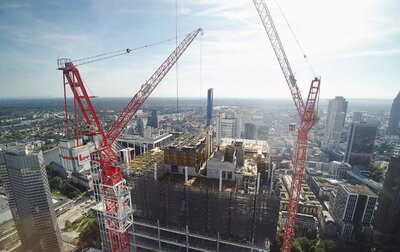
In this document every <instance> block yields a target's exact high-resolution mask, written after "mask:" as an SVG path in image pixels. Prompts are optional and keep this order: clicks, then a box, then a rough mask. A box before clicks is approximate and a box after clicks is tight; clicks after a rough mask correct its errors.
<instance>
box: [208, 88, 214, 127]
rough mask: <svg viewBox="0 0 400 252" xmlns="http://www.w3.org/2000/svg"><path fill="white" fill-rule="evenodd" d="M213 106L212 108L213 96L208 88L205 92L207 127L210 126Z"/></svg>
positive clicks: (211, 90)
mask: <svg viewBox="0 0 400 252" xmlns="http://www.w3.org/2000/svg"><path fill="white" fill-rule="evenodd" d="M213 106H214V94H213V89H212V88H210V89H209V90H208V92H207V125H210V124H211V120H212V114H213Z"/></svg>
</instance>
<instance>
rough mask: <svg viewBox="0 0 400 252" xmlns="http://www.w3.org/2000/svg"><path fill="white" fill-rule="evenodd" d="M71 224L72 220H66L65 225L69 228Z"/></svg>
mask: <svg viewBox="0 0 400 252" xmlns="http://www.w3.org/2000/svg"><path fill="white" fill-rule="evenodd" d="M69 226H71V221H70V220H66V221H65V227H66V228H68V227H69Z"/></svg>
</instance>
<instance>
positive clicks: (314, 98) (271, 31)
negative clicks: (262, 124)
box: [253, 0, 321, 252]
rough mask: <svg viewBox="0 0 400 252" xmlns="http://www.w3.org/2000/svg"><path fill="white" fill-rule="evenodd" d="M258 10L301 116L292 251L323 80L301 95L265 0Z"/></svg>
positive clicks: (290, 219)
mask: <svg viewBox="0 0 400 252" xmlns="http://www.w3.org/2000/svg"><path fill="white" fill-rule="evenodd" d="M253 2H254V5H255V7H256V9H257V11H258V14H259V16H260V19H261V22H262V23H263V25H264V28H265V31H266V33H267V35H268V38H269V40H270V42H271V45H272V48H273V49H274V52H275V55H276V58H277V59H278V62H279V65H280V67H281V69H282V73H283V75H284V77H285V80H286V83H287V85H288V87H289V90H290V93H291V95H292V98H293V101H294V104H295V106H296V109H297V111H298V113H299V116H300V120H301V122H300V126H299V128H298V131H297V141H296V144H295V148H294V155H293V175H292V184H291V187H290V192H289V204H288V209H287V215H286V221H285V229H284V233H283V244H282V252H290V251H291V248H292V242H293V238H294V230H295V226H296V216H297V208H298V203H299V198H300V191H301V183H302V179H303V173H304V168H305V165H306V160H307V141H308V133H309V131H310V129H311V128H312V127H313V126H314V124H315V123H316V122H317V120H318V117H317V111H316V107H317V103H318V95H319V87H320V82H321V80H320V79H319V78H315V79H314V80H313V81H312V82H311V87H310V90H309V93H308V97H307V101H306V103H305V104H304V101H303V99H302V97H301V94H300V90H299V88H298V86H297V82H296V78H295V77H294V74H293V71H292V69H291V67H290V64H289V60H288V58H287V56H286V53H285V50H284V48H283V45H282V42H281V40H280V38H279V35H278V32H277V30H276V27H275V25H274V21H273V19H272V16H271V14H270V12H269V10H268V7H267V4H266V3H265V1H264V0H253Z"/></svg>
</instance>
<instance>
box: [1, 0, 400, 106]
mask: <svg viewBox="0 0 400 252" xmlns="http://www.w3.org/2000/svg"><path fill="white" fill-rule="evenodd" d="M343 3H345V2H344V1H343ZM280 5H281V7H282V9H283V11H284V12H285V14H286V17H287V18H288V20H289V22H290V24H291V26H292V28H293V30H294V31H295V33H296V35H297V38H298V40H299V41H300V43H301V45H302V47H303V48H304V51H305V52H306V55H307V56H308V59H309V60H310V61H311V62H312V65H313V67H314V68H315V72H316V73H317V75H321V76H322V89H321V97H326V98H331V97H334V96H335V95H341V96H344V97H346V98H382V99H392V97H393V96H394V94H396V93H398V84H397V83H396V79H398V78H396V77H398V73H396V71H395V69H396V67H397V66H398V65H399V61H398V59H397V57H396V56H398V54H399V53H400V50H399V48H397V47H396V41H398V39H397V38H398V35H399V29H397V28H396V26H395V24H396V23H397V21H398V17H397V15H396V13H397V11H396V10H398V9H399V8H398V7H399V6H398V3H396V2H395V1H385V2H383V3H380V4H379V5H377V4H375V3H373V1H353V2H352V3H350V4H349V3H347V2H346V3H345V4H343V5H342V4H341V2H337V1H336V2H335V3H319V2H318V1H310V2H307V3H296V2H293V1H289V0H286V1H281V2H280ZM65 6H67V5H65V4H63V3H62V2H58V3H52V2H35V3H33V2H22V3H2V4H1V5H0V13H2V15H1V18H0V20H1V22H2V24H3V25H2V26H1V27H0V29H1V31H2V33H1V34H2V35H0V39H1V41H2V45H1V46H0V55H2V56H3V57H2V59H3V60H2V61H0V65H1V70H0V71H1V75H0V76H1V77H0V88H1V90H2V92H1V95H0V96H1V97H0V98H10V97H26V96H41V97H48V96H51V97H60V96H62V78H61V76H62V75H61V73H60V72H58V71H55V68H56V59H57V57H71V58H73V59H74V58H75V59H76V58H82V57H85V56H91V55H95V54H99V53H103V52H107V51H111V50H115V49H123V48H126V47H137V46H141V45H146V44H150V43H152V42H155V41H160V40H165V39H169V38H174V37H175V1H170V0H162V1H157V2H156V1H152V2H149V1H138V2H137V3H130V2H126V3H121V4H118V5H112V4H109V3H107V2H98V1H96V2H88V3H86V2H82V3H79V4H76V5H68V6H69V7H68V8H67V9H65ZM342 6H346V9H344V8H343V7H342ZM271 7H272V10H271V12H272V15H273V16H274V18H275V20H276V24H277V26H278V30H279V33H280V36H281V37H282V41H283V43H284V46H285V48H286V51H287V54H288V57H289V59H290V61H291V62H292V67H293V69H294V71H295V74H296V77H297V79H298V83H299V85H300V89H301V90H302V92H303V93H304V92H305V91H306V90H307V88H306V87H307V86H308V85H309V83H310V80H311V79H312V74H311V73H310V71H309V70H308V66H307V64H306V62H305V61H304V59H303V55H302V54H301V52H300V51H299V49H298V48H297V45H296V42H295V40H294V39H293V37H292V36H291V34H290V31H289V29H288V27H287V25H286V24H285V22H284V19H283V18H282V15H281V14H280V12H279V9H278V7H277V6H276V4H272V5H271ZM356 7H357V8H356ZM337 13H341V15H340V16H341V18H340V20H338V19H337ZM316 20H318V22H315V21H316ZM371 22H374V25H372V26H371V25H370V23H371ZM197 27H202V28H204V30H205V35H204V36H203V38H202V41H201V42H200V40H199V41H196V42H195V43H194V44H193V46H192V48H191V49H189V50H188V52H187V55H185V56H184V57H182V59H181V60H180V63H179V72H178V74H179V89H180V91H179V95H180V96H182V97H199V96H201V97H202V98H205V96H206V95H205V93H206V90H207V89H208V88H211V87H212V88H214V92H215V97H216V98H217V97H226V98H230V97H255V98H271V97H276V98H286V97H287V98H289V93H288V92H287V87H286V85H285V83H284V79H283V78H282V74H281V73H280V70H279V68H278V64H277V62H276V59H275V56H274V55H273V52H272V50H271V48H270V45H269V41H268V38H267V36H266V35H265V32H264V31H263V28H262V26H261V25H260V24H259V19H258V17H257V14H256V12H255V10H254V7H253V4H252V2H251V1H244V0H243V1H235V2H230V1H208V0H203V1H185V2H183V1H182V2H178V37H179V38H178V40H180V39H181V38H182V36H183V35H184V34H186V33H188V32H190V31H192V30H193V29H195V28H197ZM155 28H157V29H155ZM110 35H111V36H110ZM200 44H201V53H202V57H201V60H202V64H201V68H202V70H201V79H202V80H201V84H200ZM321 45H324V46H321ZM174 46H175V41H170V42H168V43H166V44H164V45H160V46H155V47H151V48H147V49H144V50H140V51H134V52H133V55H129V56H124V57H120V58H118V59H112V60H108V61H103V62H98V63H94V64H90V65H87V66H82V67H80V70H81V73H82V76H83V78H84V80H85V82H86V84H87V85H88V86H89V87H90V89H91V90H92V91H93V93H94V94H95V95H98V96H102V97H106V96H113V97H121V96H129V95H128V94H132V95H133V94H134V93H135V92H136V91H137V89H138V88H139V87H140V85H141V84H142V83H143V82H144V81H145V80H146V79H147V78H148V77H149V76H150V75H151V74H152V73H153V72H154V71H155V70H156V69H157V67H158V66H159V64H160V63H161V62H162V61H163V60H164V59H165V57H166V55H168V54H169V53H170V52H171V51H172V48H173V47H174ZM239 73H240V74H239ZM396 75H397V76H396ZM9 83H11V84H12V85H9ZM110 83H112V85H113V88H110V86H109V84H110ZM349 83H350V84H351V86H352V88H351V90H349V89H348V86H349ZM382 83H385V84H384V88H382ZM243 87H246V88H243ZM354 90H357V92H354ZM153 96H154V97H174V96H176V72H175V71H171V73H169V75H168V76H167V77H166V78H165V80H164V81H163V84H162V85H161V86H160V88H158V89H157V90H156V92H155V93H154V94H153Z"/></svg>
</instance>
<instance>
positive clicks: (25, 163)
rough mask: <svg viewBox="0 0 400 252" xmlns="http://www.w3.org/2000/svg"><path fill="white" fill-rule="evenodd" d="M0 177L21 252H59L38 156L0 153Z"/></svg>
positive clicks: (39, 154)
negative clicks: (27, 251)
mask: <svg viewBox="0 0 400 252" xmlns="http://www.w3.org/2000/svg"><path fill="white" fill-rule="evenodd" d="M0 176H1V179H2V181H3V184H4V188H5V190H6V193H7V196H8V201H9V204H10V209H11V212H12V215H13V218H14V221H15V224H16V227H17V231H18V236H19V237H20V240H21V243H22V247H23V249H24V251H25V250H29V251H48V252H53V251H54V252H56V251H61V248H62V241H61V237H60V230H59V228H58V225H57V219H56V215H55V212H54V208H53V203H52V198H51V193H50V188H49V183H48V181H47V175H46V169H45V165H44V160H43V154H42V152H38V153H26V152H25V150H23V151H15V152H0Z"/></svg>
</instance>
